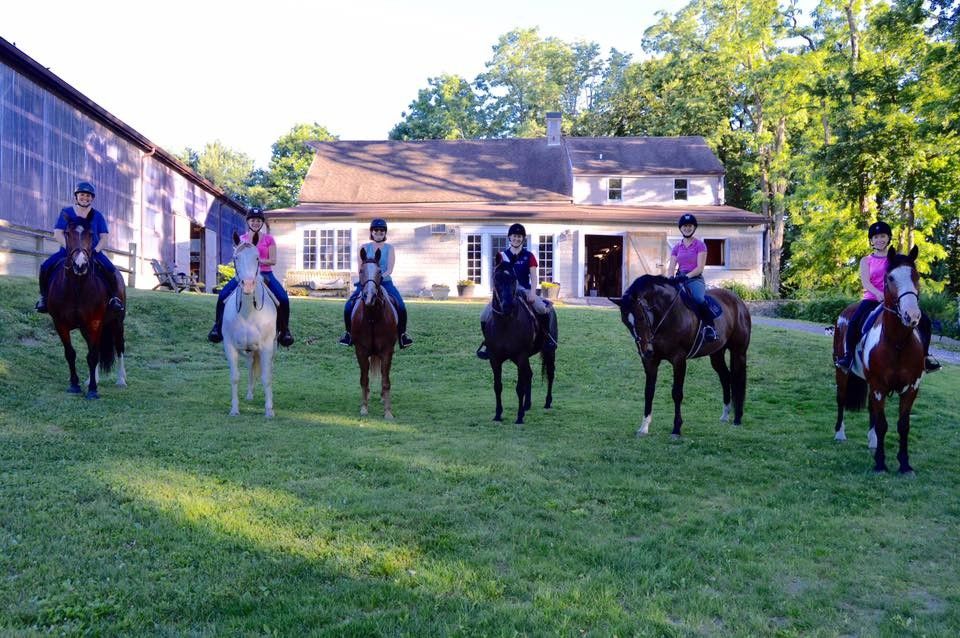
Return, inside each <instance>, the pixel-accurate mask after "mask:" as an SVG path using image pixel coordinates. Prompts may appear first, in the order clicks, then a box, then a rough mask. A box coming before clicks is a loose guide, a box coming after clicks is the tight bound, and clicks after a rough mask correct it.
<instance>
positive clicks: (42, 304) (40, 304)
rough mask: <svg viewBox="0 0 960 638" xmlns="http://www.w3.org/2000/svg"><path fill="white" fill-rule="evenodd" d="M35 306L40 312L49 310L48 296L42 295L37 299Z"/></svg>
mask: <svg viewBox="0 0 960 638" xmlns="http://www.w3.org/2000/svg"><path fill="white" fill-rule="evenodd" d="M34 308H35V309H36V311H37V312H40V313H45V312H47V298H46V297H44V296H43V295H40V298H39V299H37V304H36V305H35V306H34Z"/></svg>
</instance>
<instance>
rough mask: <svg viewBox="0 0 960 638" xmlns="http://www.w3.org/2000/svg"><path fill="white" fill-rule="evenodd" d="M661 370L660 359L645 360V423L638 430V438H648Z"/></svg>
mask: <svg viewBox="0 0 960 638" xmlns="http://www.w3.org/2000/svg"><path fill="white" fill-rule="evenodd" d="M659 370H660V360H659V359H658V360H653V359H650V358H645V359H644V360H643V377H644V385H643V422H642V423H641V424H640V427H639V428H637V436H646V435H647V434H648V433H649V431H650V421H651V420H652V419H653V394H654V392H655V391H656V389H657V373H658V372H659Z"/></svg>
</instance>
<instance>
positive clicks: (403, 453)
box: [0, 277, 960, 636]
mask: <svg viewBox="0 0 960 638" xmlns="http://www.w3.org/2000/svg"><path fill="white" fill-rule="evenodd" d="M0 296H2V298H3V300H4V301H3V304H2V305H0V397H2V399H0V400H2V403H0V633H4V634H17V635H25V634H33V633H48V632H49V633H56V634H60V633H65V634H80V633H90V634H94V635H160V636H182V635H194V636H206V635H224V636H235V635H251V634H254V635H262V634H274V633H276V634H286V635H330V636H344V635H353V636H369V635H409V636H448V635H462V636H477V635H482V636H514V635H531V636H537V635H549V636H554V635H564V636H584V635H586V636H614V635H616V636H634V635H651V636H701V635H704V636H710V635H712V636H760V635H777V636H811V635H813V636H834V635H841V636H914V635H915V636H955V635H958V633H960V560H958V558H957V547H958V546H960V498H958V485H960V464H958V463H957V459H958V457H960V440H958V433H960V432H958V430H960V396H958V392H957V389H958V388H960V368H958V367H957V366H945V368H944V370H943V371H942V372H938V373H936V374H934V375H930V376H928V377H926V378H925V379H924V382H923V386H922V388H921V392H920V397H919V399H918V401H917V403H916V405H915V407H914V410H915V411H914V417H913V428H914V429H913V431H912V433H911V436H910V444H911V452H912V455H911V462H912V464H913V466H914V467H915V468H916V470H917V476H916V477H915V478H913V479H908V478H903V477H900V476H898V475H897V474H896V473H895V472H894V473H891V474H887V475H879V476H878V475H874V474H873V472H872V471H871V468H872V465H873V463H872V458H871V457H870V456H869V454H868V451H867V449H866V415H865V414H855V415H850V416H848V418H847V433H848V436H850V440H849V441H848V442H846V443H843V444H838V443H836V442H834V440H833V422H834V416H835V407H834V398H833V392H834V388H833V373H832V369H831V365H830V357H831V354H830V340H829V338H827V337H825V336H822V335H816V334H807V333H800V332H792V331H787V330H784V329H779V328H772V327H763V326H757V327H755V328H754V333H753V343H752V345H751V350H750V358H749V381H748V389H747V403H746V411H745V415H744V425H743V427H741V428H734V427H732V426H730V425H728V424H721V423H719V422H718V417H719V415H720V411H721V401H720V390H719V384H718V382H717V380H716V376H715V375H714V373H713V371H712V370H711V368H710V365H709V361H708V360H705V359H698V360H696V361H694V362H691V365H690V367H689V370H688V375H687V385H686V399H685V402H684V407H685V410H684V416H685V423H684V428H683V432H684V437H683V438H682V439H681V440H679V441H673V440H671V438H670V436H669V432H670V428H671V423H672V410H673V408H672V401H671V399H670V373H669V368H668V367H666V366H665V367H664V369H663V370H662V372H661V379H660V384H659V387H658V390H657V398H656V403H655V407H654V418H653V424H652V426H651V436H649V437H647V438H643V439H637V438H635V437H634V430H635V429H636V427H637V426H638V425H639V422H640V419H641V411H642V394H643V381H642V376H643V375H642V366H641V364H640V361H639V358H638V357H637V355H636V350H635V349H634V347H633V345H632V342H631V340H630V338H629V336H628V335H627V332H626V330H625V329H624V328H623V326H622V325H621V324H620V320H619V315H618V314H616V313H615V312H613V311H611V310H607V309H594V308H573V307H560V308H559V310H558V315H559V322H560V335H561V348H560V351H559V353H558V371H557V381H556V386H555V392H554V406H555V407H554V409H552V410H550V411H544V410H543V409H542V407H541V406H542V404H543V393H544V388H543V383H542V381H541V380H540V378H539V374H535V378H534V389H533V401H534V408H533V409H532V410H531V411H530V412H529V413H528V414H527V417H526V421H527V423H526V424H525V425H523V426H520V427H518V426H515V425H513V424H512V423H511V421H512V416H513V415H514V414H515V408H516V397H515V394H514V392H513V383H514V382H515V379H516V373H515V369H514V368H513V367H512V366H511V367H510V368H508V373H507V374H506V375H505V386H506V387H505V390H504V398H505V417H510V418H509V419H508V420H507V421H505V422H504V423H503V424H495V423H493V422H492V421H491V418H492V416H493V411H494V400H493V390H492V375H491V373H490V369H489V366H488V365H487V364H486V363H485V362H482V361H479V360H478V359H476V358H475V357H474V356H473V352H474V350H475V348H476V346H477V345H478V343H479V338H480V333H479V326H478V321H477V318H478V315H479V312H480V308H481V306H480V304H479V303H455V302H430V301H415V300H414V301H410V302H409V308H410V327H411V330H410V331H411V334H412V335H413V336H414V338H415V339H416V345H415V346H414V347H413V348H411V349H409V350H405V351H403V352H401V353H399V354H398V355H397V356H396V357H395V359H394V368H393V370H394V373H393V399H394V410H395V413H396V415H397V420H396V421H394V422H386V421H384V420H383V419H382V418H380V416H381V415H382V408H381V406H380V404H379V402H378V401H373V402H372V403H371V416H370V417H367V418H363V419H361V418H360V417H359V416H358V414H359V412H358V409H359V401H360V398H359V384H358V373H357V366H356V361H355V359H354V357H353V353H352V351H351V350H348V349H345V348H342V347H338V346H337V345H336V340H337V337H338V336H339V334H340V332H341V331H342V323H341V305H340V302H338V301H334V300H315V299H294V300H293V302H292V304H293V322H292V328H293V332H294V335H295V337H296V338H297V343H296V344H295V345H294V346H293V348H291V349H289V350H283V351H281V352H280V354H279V355H278V357H277V365H276V374H275V377H274V392H275V406H276V410H277V417H276V418H274V419H271V420H267V419H264V418H263V396H262V392H260V391H259V389H258V392H257V396H256V399H255V400H254V401H253V402H243V401H241V415H240V416H239V417H232V418H231V417H229V416H228V415H227V412H228V411H229V408H230V387H229V379H228V370H227V365H226V360H225V358H224V356H223V350H222V348H220V347H219V346H214V345H212V344H209V343H207V341H206V338H205V336H206V332H207V330H208V329H209V327H210V321H211V319H212V316H213V306H214V298H213V297H211V296H208V295H193V294H182V295H175V294H173V293H166V292H145V291H131V293H130V300H129V316H128V320H127V344H128V357H127V374H128V381H129V384H130V385H129V387H127V388H118V387H116V386H115V385H113V380H114V379H113V375H108V376H107V377H105V378H104V379H103V380H102V385H101V389H100V394H101V397H102V398H101V399H100V400H99V401H86V400H84V399H83V398H80V397H77V396H73V395H68V394H67V393H66V391H65V390H66V387H67V366H66V363H65V362H64V360H63V355H62V350H61V347H60V345H59V340H58V339H57V337H56V335H55V334H54V332H53V330H52V327H51V322H50V319H49V318H48V317H46V316H42V315H37V314H35V313H33V312H32V307H33V302H34V300H35V285H34V283H33V282H32V281H30V280H27V279H23V278H13V277H3V278H0ZM81 342H82V340H81ZM78 350H80V352H81V360H82V356H83V354H85V350H86V349H85V346H81V347H78ZM82 376H85V375H82ZM895 404H896V401H895V400H893V406H892V407H888V414H889V415H893V413H894V410H895ZM896 441H897V435H896V433H895V432H894V433H893V434H892V435H889V436H888V446H893V449H894V452H889V451H888V456H889V457H890V458H892V457H893V456H894V455H895V445H896ZM889 449H890V448H889V447H888V450H889ZM893 466H894V467H895V466H896V463H895V462H894V464H893Z"/></svg>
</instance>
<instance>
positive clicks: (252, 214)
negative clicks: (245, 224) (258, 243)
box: [247, 206, 267, 222]
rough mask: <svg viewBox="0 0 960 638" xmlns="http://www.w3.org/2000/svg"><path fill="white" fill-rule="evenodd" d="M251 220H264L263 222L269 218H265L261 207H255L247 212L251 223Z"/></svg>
mask: <svg viewBox="0 0 960 638" xmlns="http://www.w3.org/2000/svg"><path fill="white" fill-rule="evenodd" d="M251 219H259V220H262V221H263V222H266V221H267V218H266V217H264V216H263V209H262V208H260V207H259V206H254V207H253V208H251V209H250V210H249V211H247V221H250V220H251Z"/></svg>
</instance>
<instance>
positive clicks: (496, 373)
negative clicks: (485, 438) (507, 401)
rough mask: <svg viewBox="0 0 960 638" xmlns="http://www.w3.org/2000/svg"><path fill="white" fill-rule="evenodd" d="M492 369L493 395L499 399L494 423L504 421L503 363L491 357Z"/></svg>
mask: <svg viewBox="0 0 960 638" xmlns="http://www.w3.org/2000/svg"><path fill="white" fill-rule="evenodd" d="M490 368H491V369H492V370H493V395H494V396H495V397H496V398H497V411H496V412H495V413H494V415H493V420H494V421H503V400H502V398H501V394H502V393H503V361H501V360H500V359H496V358H494V357H490Z"/></svg>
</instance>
